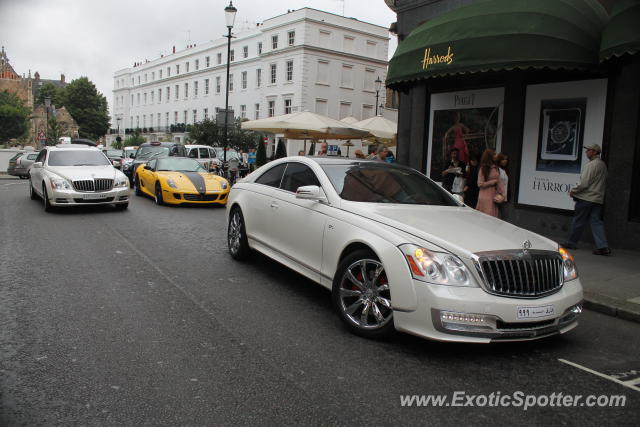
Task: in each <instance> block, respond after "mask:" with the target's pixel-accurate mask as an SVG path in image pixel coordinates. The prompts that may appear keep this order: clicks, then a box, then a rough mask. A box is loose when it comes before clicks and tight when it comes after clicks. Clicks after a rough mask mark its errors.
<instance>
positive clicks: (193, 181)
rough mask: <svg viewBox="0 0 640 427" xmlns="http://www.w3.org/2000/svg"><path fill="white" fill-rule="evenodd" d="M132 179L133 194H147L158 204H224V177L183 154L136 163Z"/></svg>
mask: <svg viewBox="0 0 640 427" xmlns="http://www.w3.org/2000/svg"><path fill="white" fill-rule="evenodd" d="M133 183H134V188H135V193H136V196H142V195H148V196H151V197H153V198H154V200H155V201H156V204H158V205H162V204H165V203H167V204H174V205H177V204H184V203H189V204H220V205H225V204H226V203H227V196H228V195H229V189H230V185H229V182H228V181H227V180H226V179H224V178H222V177H220V176H218V175H215V174H213V173H209V172H207V171H206V170H205V169H203V168H202V166H200V163H198V162H197V161H196V160H193V159H189V158H186V157H163V158H158V159H152V160H150V161H149V162H147V163H145V164H142V165H140V166H138V168H137V169H136V171H135V173H134V175H133Z"/></svg>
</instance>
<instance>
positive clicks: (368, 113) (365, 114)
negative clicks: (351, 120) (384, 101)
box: [362, 104, 373, 120]
mask: <svg viewBox="0 0 640 427" xmlns="http://www.w3.org/2000/svg"><path fill="white" fill-rule="evenodd" d="M370 117H373V105H367V104H365V105H363V106H362V120H365V119H368V118H370Z"/></svg>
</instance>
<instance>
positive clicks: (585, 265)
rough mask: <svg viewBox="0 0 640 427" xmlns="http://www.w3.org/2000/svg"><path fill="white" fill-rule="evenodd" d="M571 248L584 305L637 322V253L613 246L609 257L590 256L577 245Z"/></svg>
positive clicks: (639, 288)
mask: <svg viewBox="0 0 640 427" xmlns="http://www.w3.org/2000/svg"><path fill="white" fill-rule="evenodd" d="M580 247H581V249H574V250H572V251H571V253H572V254H573V256H574V257H575V259H576V264H577V265H578V274H579V275H580V281H581V282H582V286H583V288H584V307H585V308H587V309H589V310H594V311H599V312H601V313H605V314H609V315H611V316H619V317H621V318H624V319H627V320H633V321H636V322H640V252H637V251H629V250H622V249H615V248H613V249H612V250H611V251H612V253H611V256H598V255H593V254H592V253H591V251H592V250H593V247H592V246H590V245H588V244H587V243H582V244H581V246H580Z"/></svg>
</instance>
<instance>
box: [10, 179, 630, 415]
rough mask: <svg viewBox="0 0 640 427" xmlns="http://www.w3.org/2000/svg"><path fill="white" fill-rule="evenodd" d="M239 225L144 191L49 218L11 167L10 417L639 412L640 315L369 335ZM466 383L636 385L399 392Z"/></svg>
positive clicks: (472, 386)
mask: <svg viewBox="0 0 640 427" xmlns="http://www.w3.org/2000/svg"><path fill="white" fill-rule="evenodd" d="M225 233H226V227H225V210H224V209H222V208H180V207H178V208H172V207H158V206H155V205H154V204H153V202H152V201H151V200H150V199H140V198H135V197H134V200H133V201H132V203H131V206H130V207H129V210H128V211H125V212H117V211H115V210H113V209H109V208H97V207H91V208H87V209H72V210H64V211H60V212H57V213H53V214H46V213H45V212H44V211H43V209H42V206H41V203H39V202H36V201H32V200H29V197H28V192H27V183H26V182H24V181H22V182H19V181H0V237H1V241H2V245H1V246H0V251H1V256H0V425H26V424H29V425H78V424H87V425H113V424H125V425H175V424H181V425H205V424H206V425H214V424H216V425H218V424H225V425H229V424H234V425H236V424H242V425H248V424H252V425H255V424H264V425H292V424H296V425H317V424H321V425H328V424H355V425H364V424H372V425H382V424H384V425H390V424H393V425H397V424H413V425H415V424H428V425H460V424H462V425H467V424H473V425H489V424H504V425H506V424H516V425H529V424H536V425H541V424H552V425H557V424H567V425H579V424H585V423H589V424H609V423H612V422H614V423H615V424H617V425H637V422H638V419H640V391H636V389H634V388H633V386H632V385H630V384H633V381H634V379H635V378H640V357H639V355H640V325H639V324H636V323H631V322H627V321H624V320H621V319H618V318H611V317H607V316H604V315H600V314H597V313H591V312H585V313H584V315H583V318H582V322H581V324H580V326H579V327H578V328H577V329H575V330H574V331H572V332H571V333H569V334H567V335H565V336H563V337H558V338H552V339H547V340H544V341H537V342H527V343H503V344H498V345H462V344H448V343H438V342H430V341H426V340H423V339H419V338H416V337H412V336H408V335H401V334H397V335H396V336H395V337H393V338H391V339H389V340H385V341H371V340H366V339H362V338H358V337H355V336H353V335H351V334H349V333H348V332H347V331H346V330H345V329H344V328H343V327H342V325H341V324H340V322H339V320H338V319H337V317H336V316H335V315H334V314H333V312H332V308H331V301H330V294H329V292H328V291H326V290H324V289H323V288H320V287H319V286H317V285H314V284H313V283H311V282H309V281H308V280H306V279H304V278H303V277H301V276H299V275H297V274H295V273H293V272H290V271H288V270H287V269H285V268H284V267H281V266H279V265H277V264H276V263H274V262H273V261H271V260H269V259H267V258H265V257H263V256H260V255H256V256H255V258H254V259H253V260H251V261H250V262H248V263H237V262H235V261H233V260H232V259H231V257H230V256H229V255H228V254H227V252H226V243H225ZM559 359H562V360H565V361H568V362H571V363H574V364H577V366H576V365H571V364H568V363H565V362H563V361H561V360H559ZM581 367H584V368H586V370H585V369H582V368H581ZM616 379H617V382H616ZM625 381H626V382H625ZM620 382H625V384H626V386H625V384H621V383H620ZM636 388H637V387H636ZM456 391H458V392H465V393H466V395H467V396H469V395H473V396H479V395H482V394H485V395H490V394H491V393H494V395H497V393H500V395H502V396H504V395H512V394H513V393H515V392H518V391H520V392H522V393H524V394H526V395H529V394H531V395H551V394H552V393H563V395H582V396H584V397H583V399H584V398H585V397H586V396H587V395H596V396H600V395H606V396H609V395H624V396H626V405H625V406H624V407H585V406H578V407H558V406H557V405H555V406H553V407H551V406H548V405H547V406H546V407H533V408H528V409H527V410H524V408H523V407H522V406H521V407H493V406H487V405H488V403H485V406H483V407H478V406H477V405H476V406H474V407H468V406H465V407H457V406H456V407H453V406H444V407H434V406H428V407H403V406H402V405H401V395H413V394H417V395H428V394H438V395H447V396H448V399H451V398H453V393H454V392H456ZM473 399H474V402H475V403H476V404H481V403H482V401H483V400H482V399H477V400H476V398H473ZM449 402H450V401H449ZM467 402H468V401H467V400H466V399H465V400H464V401H463V404H464V403H467ZM542 403H544V401H542Z"/></svg>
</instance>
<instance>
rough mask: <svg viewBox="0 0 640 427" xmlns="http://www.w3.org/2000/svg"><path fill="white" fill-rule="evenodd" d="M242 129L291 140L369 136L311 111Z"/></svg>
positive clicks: (245, 125) (254, 122)
mask: <svg viewBox="0 0 640 427" xmlns="http://www.w3.org/2000/svg"><path fill="white" fill-rule="evenodd" d="M241 127H242V129H245V130H255V131H262V132H269V133H275V134H283V135H284V137H285V138H289V139H303V140H305V151H306V140H307V139H352V138H365V137H367V136H369V132H367V131H366V130H362V129H358V128H357V127H354V126H352V125H350V124H348V123H345V122H341V121H339V120H334V119H332V118H329V117H326V116H323V115H321V114H317V113H312V112H309V111H302V112H296V113H291V114H285V115H282V116H275V117H268V118H266V119H258V120H250V121H248V122H242V124H241Z"/></svg>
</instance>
